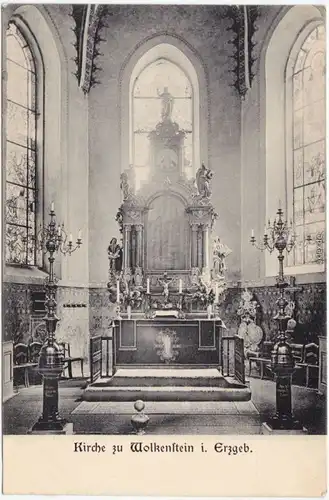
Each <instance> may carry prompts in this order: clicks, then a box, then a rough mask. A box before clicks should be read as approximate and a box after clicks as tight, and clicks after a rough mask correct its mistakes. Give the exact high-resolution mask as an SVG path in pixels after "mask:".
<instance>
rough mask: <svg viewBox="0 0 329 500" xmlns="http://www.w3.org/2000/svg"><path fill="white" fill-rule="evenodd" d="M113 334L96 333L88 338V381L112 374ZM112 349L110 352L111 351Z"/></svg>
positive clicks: (94, 380)
mask: <svg viewBox="0 0 329 500" xmlns="http://www.w3.org/2000/svg"><path fill="white" fill-rule="evenodd" d="M112 343H113V336H112V335H108V336H105V335H97V336H96V337H91V339H90V351H89V358H90V382H91V383H93V382H96V380H97V379H99V378H103V377H111V376H112V375H113V362H112V352H113V345H112ZM111 351H112V352H111Z"/></svg>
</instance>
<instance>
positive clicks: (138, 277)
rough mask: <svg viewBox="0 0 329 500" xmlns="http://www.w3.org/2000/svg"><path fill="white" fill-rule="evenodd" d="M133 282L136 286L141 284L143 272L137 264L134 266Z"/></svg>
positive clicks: (138, 286) (139, 286)
mask: <svg viewBox="0 0 329 500" xmlns="http://www.w3.org/2000/svg"><path fill="white" fill-rule="evenodd" d="M134 284H135V287H136V288H141V287H142V286H143V272H142V268H141V267H139V266H136V268H135V274H134Z"/></svg>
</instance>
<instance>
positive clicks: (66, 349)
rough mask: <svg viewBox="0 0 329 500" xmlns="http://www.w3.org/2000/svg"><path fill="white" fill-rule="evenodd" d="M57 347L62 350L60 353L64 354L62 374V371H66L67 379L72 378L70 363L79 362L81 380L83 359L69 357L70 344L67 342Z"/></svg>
mask: <svg viewBox="0 0 329 500" xmlns="http://www.w3.org/2000/svg"><path fill="white" fill-rule="evenodd" d="M59 346H60V347H61V348H62V351H63V354H64V368H63V372H64V370H66V369H67V371H68V376H69V378H73V374H72V363H76V362H79V363H80V367H81V376H82V378H83V377H84V374H83V361H84V359H83V358H82V357H79V356H71V348H70V344H69V343H68V342H61V343H60V344H59Z"/></svg>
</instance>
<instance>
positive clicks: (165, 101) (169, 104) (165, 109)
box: [157, 87, 174, 122]
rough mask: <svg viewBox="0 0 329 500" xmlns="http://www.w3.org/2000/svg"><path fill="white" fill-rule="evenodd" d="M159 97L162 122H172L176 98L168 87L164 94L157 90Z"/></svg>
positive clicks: (165, 88)
mask: <svg viewBox="0 0 329 500" xmlns="http://www.w3.org/2000/svg"><path fill="white" fill-rule="evenodd" d="M157 93H158V96H159V97H161V119H162V121H163V122H164V121H169V120H171V115H172V111H173V107H174V98H173V96H172V95H171V94H170V92H169V91H168V87H164V89H163V92H162V94H160V92H159V89H157Z"/></svg>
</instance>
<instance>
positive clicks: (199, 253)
mask: <svg viewBox="0 0 329 500" xmlns="http://www.w3.org/2000/svg"><path fill="white" fill-rule="evenodd" d="M197 267H198V268H199V269H200V271H201V270H202V226H198V229H197Z"/></svg>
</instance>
